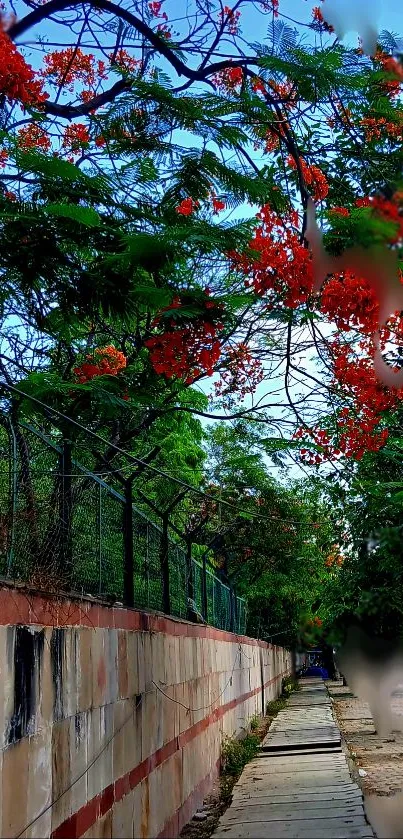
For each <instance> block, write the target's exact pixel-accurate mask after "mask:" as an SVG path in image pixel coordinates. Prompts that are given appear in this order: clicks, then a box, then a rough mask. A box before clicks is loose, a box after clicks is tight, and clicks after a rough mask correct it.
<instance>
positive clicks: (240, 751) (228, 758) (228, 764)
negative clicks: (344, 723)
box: [221, 734, 260, 776]
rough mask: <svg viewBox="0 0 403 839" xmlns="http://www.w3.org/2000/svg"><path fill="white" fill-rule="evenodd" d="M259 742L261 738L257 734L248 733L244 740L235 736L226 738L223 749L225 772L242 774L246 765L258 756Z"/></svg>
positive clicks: (223, 768) (223, 767)
mask: <svg viewBox="0 0 403 839" xmlns="http://www.w3.org/2000/svg"><path fill="white" fill-rule="evenodd" d="M259 743H260V739H259V737H258V736H257V734H247V735H246V737H243V739H242V740H237V739H235V738H233V737H227V738H225V740H224V742H223V745H222V751H221V761H222V771H223V773H224V774H226V775H235V776H237V775H240V774H241V772H242V769H243V768H244V766H245V765H246V764H247V763H249V761H250V760H252V759H253V758H254V757H255V756H256V754H257V752H258V748H259Z"/></svg>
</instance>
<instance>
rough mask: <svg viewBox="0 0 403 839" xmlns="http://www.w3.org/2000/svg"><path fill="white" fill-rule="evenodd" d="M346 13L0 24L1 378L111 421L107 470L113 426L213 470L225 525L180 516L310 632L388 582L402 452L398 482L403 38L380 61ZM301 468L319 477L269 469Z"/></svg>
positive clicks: (151, 486)
mask: <svg viewBox="0 0 403 839" xmlns="http://www.w3.org/2000/svg"><path fill="white" fill-rule="evenodd" d="M325 11H326V9H325V6H323V12H322V7H321V6H317V7H315V8H313V9H312V13H311V16H310V18H308V19H306V20H305V21H301V22H298V21H291V20H290V19H288V18H287V16H286V15H285V14H283V13H282V9H281V0H280V3H278V2H277V0H256V2H255V0H253V2H252V0H237V2H235V3H234V4H233V5H232V6H231V7H230V6H225V5H223V4H222V3H221V2H220V0H206V1H205V2H204V1H201V0H192V2H190V3H187V4H185V3H182V2H179V3H173V2H170V0H163V1H162V2H148V3H146V2H144V0H134V2H131V3H130V4H129V3H126V2H125V0H122V2H113V1H112V0H87V1H86V2H85V3H84V2H82V0H48V2H45V3H41V2H36V0H24V2H20V3H18V4H17V5H16V6H15V7H14V5H13V6H12V7H11V8H10V10H5V12H4V13H3V15H2V30H1V32H0V106H1V126H0V129H1V133H0V142H1V147H0V165H1V172H0V227H1V232H2V250H1V255H0V270H1V276H2V289H1V294H0V372H1V375H2V377H3V380H4V381H5V382H6V383H7V384H8V385H11V386H15V385H18V389H19V390H20V391H23V392H25V393H27V394H28V395H30V396H33V397H35V398H36V399H38V400H39V401H40V402H42V403H43V404H44V405H48V406H49V405H50V406H52V407H53V408H55V409H57V410H59V411H61V412H62V413H65V414H66V415H68V416H74V417H76V418H77V420H78V421H79V422H80V423H81V424H82V426H83V427H84V428H90V429H91V430H93V431H94V432H100V433H102V436H103V438H104V439H105V441H106V446H105V451H104V452H103V455H102V457H103V463H104V466H105V463H109V464H111V463H112V461H113V460H114V459H115V462H116V450H114V449H113V447H112V448H111V446H110V445H109V446H108V443H109V444H111V443H112V444H113V445H114V446H119V447H121V448H123V449H125V450H127V451H128V452H131V453H134V454H135V455H137V456H139V457H140V456H141V457H143V456H145V455H146V454H147V455H149V456H150V458H151V461H152V462H154V464H155V465H156V466H158V467H159V468H160V469H161V470H165V473H166V474H168V475H173V474H176V475H178V474H181V475H182V477H183V478H184V479H185V481H186V482H187V483H189V484H191V485H192V486H194V487H195V489H196V488H197V487H199V488H200V487H202V488H203V491H204V490H205V489H206V488H207V487H208V486H210V483H211V486H210V489H209V493H210V495H211V498H210V502H209V504H210V505H212V509H209V511H208V512H209V518H208V521H207V520H206V522H205V523H203V524H202V523H201V520H200V516H201V517H202V520H203V516H204V513H203V511H202V512H201V510H200V503H199V502H196V501H194V502H192V504H190V503H189V504H187V506H186V504H185V506H184V509H183V510H182V513H181V512H180V511H178V513H177V515H178V516H179V518H178V519H177V520H176V523H177V524H178V523H179V520H180V517H181V515H182V518H183V517H184V518H183V522H182V524H183V525H184V527H185V528H186V527H188V526H189V527H190V524H189V522H191V521H192V519H191V517H192V516H193V517H196V519H194V521H195V520H198V521H199V524H200V527H199V537H200V543H202V541H203V539H204V545H205V546H207V545H208V543H209V540H210V541H211V539H213V540H214V538H216V539H217V537H218V535H219V536H220V537H221V546H223V545H224V546H225V543H226V540H227V542H228V540H229V541H230V542H232V545H233V546H234V545H236V548H237V558H235V559H234V557H233V558H232V560H231V558H229V559H228V560H226V561H227V573H228V575H229V577H230V578H231V575H233V577H234V579H235V578H237V580H238V582H239V584H240V586H241V588H242V589H243V590H244V591H245V593H247V594H248V597H249V599H250V602H251V604H253V605H252V606H251V609H252V612H251V614H253V615H254V616H256V620H258V617H257V616H258V613H259V612H260V613H261V614H264V615H265V618H264V624H265V627H266V630H267V631H269V630H270V631H274V629H276V630H278V631H279V632H280V630H282V627H280V628H279V624H280V623H282V621H283V620H284V619H285V620H286V622H288V623H289V626H290V627H292V631H291V629H290V632H291V634H292V633H294V636H295V633H297V632H298V631H299V629H298V627H300V626H301V625H302V624H301V621H302V622H303V620H304V617H303V616H304V614H305V613H306V615H307V620H311V621H313V617H314V614H316V612H315V610H314V609H313V605H314V604H315V602H316V601H318V598H319V600H320V602H321V603H322V602H323V604H324V603H325V600H326V597H331V595H330V593H329V592H330V591H333V592H334V593H335V594H334V596H335V598H336V600H335V603H334V604H333V606H330V605H329V607H327V606H326V608H325V606H323V609H324V610H325V612H324V614H325V613H326V615H327V616H328V621H329V625H330V624H331V623H332V621H334V620H336V619H338V618H339V613H340V610H341V611H342V608H341V605H340V604H341V603H343V604H344V605H343V609H344V606H345V611H346V614H347V612H348V610H350V611H351V609H352V610H353V611H354V609H355V608H356V605H357V603H358V600H359V601H360V603H361V604H362V602H363V601H362V598H361V600H360V597H361V595H360V596H359V597H358V594H357V597H358V600H357V598H356V601H354V603H355V605H354V603H353V600H354V597H355V595H353V594H352V595H351V597H352V600H351V601H348V604H347V605H345V604H346V603H347V601H346V600H345V597H344V595H343V596H341V594H340V591H341V589H340V587H347V585H349V583H348V579H350V578H348V574H352V575H353V576H354V575H355V576H354V580H355V583H354V586H355V585H356V586H357V587H358V588H357V591H358V589H359V588H360V586H361V583H360V580H361V576H360V575H363V574H364V576H365V568H366V567H367V566H366V564H365V563H366V562H370V559H369V557H370V556H371V554H368V555H367V554H366V559H365V561H364V559H363V553H362V544H363V540H364V541H365V538H367V537H366V535H365V534H366V531H367V530H369V531H371V532H372V531H374V532H375V531H376V532H377V533H378V531H379V528H380V526H381V524H380V521H377V515H379V517H382V515H383V513H382V512H381V505H380V507H379V509H378V512H377V513H375V511H374V504H375V501H376V499H379V498H380V497H381V493H383V490H384V488H385V486H386V484H387V483H388V481H387V480H385V473H386V475H387V474H388V470H389V466H390V463H389V461H390V459H391V458H392V460H391V463H392V467H393V468H392V467H391V469H392V471H393V469H394V468H396V470H397V474H396V476H395V478H396V483H397V484H398V483H399V480H400V473H398V469H399V466H398V462H399V457H400V455H399V444H398V442H397V439H398V432H397V430H396V429H398V428H399V422H400V419H399V416H400V413H399V411H400V407H399V406H400V399H401V394H402V382H401V375H400V372H399V371H400V370H401V366H402V365H401V355H402V349H401V337H402V330H403V321H402V311H403V303H402V302H401V286H400V282H401V277H402V274H401V268H402V265H403V263H402V262H401V256H402V253H401V251H402V242H403V214H402V208H403V183H402V176H401V169H402V162H403V157H402V137H403V108H402V98H401V89H402V81H403V69H402V64H401V61H400V55H401V43H400V41H399V39H398V37H397V36H395V35H393V34H392V33H388V32H382V33H380V34H379V36H378V42H377V45H376V48H375V49H374V51H373V54H372V55H367V54H366V53H364V50H363V45H362V44H361V43H360V41H359V39H358V40H357V43H356V45H355V46H347V45H345V44H344V43H342V41H341V40H340V39H339V38H338V37H337V35H336V34H335V32H334V30H333V27H332V24H331V23H330V22H328V21H326V19H325V18H324V14H325ZM252 32H253V33H256V32H257V33H259V39H258V40H256V35H255V34H253V35H252V34H250V33H252ZM364 46H365V45H364ZM316 224H318V225H319V226H320V228H321V231H322V236H323V245H324V247H325V249H326V252H325V253H324V252H323V250H322V249H321V248H322V242H321V239H320V236H319V233H318V228H317V227H316ZM319 246H320V247H319ZM321 260H323V261H322V262H321ZM382 260H383V262H382ZM381 265H384V266H385V265H386V269H384V268H381ZM371 266H372V267H371ZM382 271H383V273H382ZM385 271H386V273H385ZM388 272H389V273H388ZM379 277H381V280H380V279H379ZM384 277H386V279H385V282H383V278H384ZM7 399H8V402H7ZM4 400H5V404H6V403H7V404H8V403H9V401H10V400H9V398H8V397H7V398H6V397H4ZM11 401H12V402H13V404H14V403H15V399H14V400H11ZM17 401H18V400H17ZM30 404H31V407H29V405H30ZM20 410H22V411H23V412H25V413H28V412H29V411H31V412H32V411H34V410H35V409H34V408H32V403H29V400H23V402H22V404H21V406H20ZM207 420H208V421H209V423H210V422H215V423H220V425H218V427H214V428H213V430H212V431H210V432H208V433H207V443H206V445H207V449H208V454H207V460H206V459H205V454H204V451H203V439H204V435H205V433H206V431H205V428H206V422H207ZM203 423H204V424H203ZM390 451H392V452H393V455H391V454H390ZM388 452H389V454H388ZM218 455H219V457H218ZM217 457H218V460H217ZM84 460H85V455H84ZM151 461H150V462H151ZM292 461H294V462H296V463H297V464H299V468H300V469H303V470H305V474H306V475H307V476H311V477H307V481H308V483H307V482H305V483H303V484H301V486H299V487H298V488H296V487H295V486H293V485H292V486H291V485H290V486H286V487H284V486H283V484H282V483H281V482H276V481H274V480H273V479H272V478H271V477H270V474H269V471H270V470H269V466H270V464H271V465H275V466H277V467H280V468H281V466H282V465H283V466H284V465H285V464H286V463H290V462H292ZM218 463H219V464H220V465H219V466H218V465H217V464H218ZM385 463H387V464H388V466H386V467H385V466H384V464H385ZM396 464H397V465H396ZM217 468H219V469H220V479H219V481H217V473H216V470H217ZM321 468H323V470H324V472H323V474H325V475H326V474H327V472H328V473H329V476H330V477H329V478H328V479H326V480H324V482H322V483H321V481H320V480H319V479H318V478H317V477H316V472H317V470H320V469H321ZM378 470H379V473H380V475H381V477H380V478H379V479H378V478H377V479H376V480H375V478H374V475H373V473H377V471H378ZM312 475H313V477H312ZM332 481H333V484H332V483H331V482H332ZM336 481H338V482H339V486H336ZM389 483H390V481H389ZM392 483H393V480H392ZM217 486H219V487H220V489H219V492H220V499H221V501H222V502H223V501H224V500H225V498H226V497H227V496H228V498H233V499H234V503H235V504H237V503H238V502H239V501H240V500H241V501H242V508H243V510H244V516H245V518H244V519H243V520H242V521H241V522H240V520H239V516H238V515H232V513H231V512H230V510H231V508H230V507H227V508H226V513H225V514H223V503H221V504H220V503H219V502H218V501H216V498H217V492H218V490H217ZM330 486H332V489H331V495H330V496H329V497H331V504H332V505H333V508H334V509H333V511H329V510H326V508H325V507H324V504H325V501H324V499H325V498H326V497H328V493H329V492H330ZM390 488H391V487H390ZM396 488H397V490H398V492H397V496H398V495H399V486H397V487H396ZM145 491H147V492H148V494H149V498H150V500H152V501H153V502H155V501H156V500H158V498H161V497H162V496H163V497H164V498H168V499H169V498H171V497H172V496H173V494H174V487H173V485H172V482H170V481H169V480H165V481H160V482H159V484H158V485H157V482H156V481H155V480H154V478H153V477H152V476H151V475H150V477H149V478H147V479H146V486H145ZM259 499H260V500H261V501H262V503H261V504H260V501H259ZM387 499H388V496H387ZM383 500H384V498H383ZM258 502H259V503H258ZM395 502H396V499H395V500H392V501H391V502H390V504H389V499H388V500H387V508H388V510H389V507H390V509H391V523H390V527H391V528H392V531H393V534H395V533H397V532H399V528H400V517H399V504H398V503H397V504H396V503H395ZM230 503H232V502H230ZM214 505H216V506H215V507H214ZM256 506H257V508H258V514H259V516H260V518H259V519H258V521H259V526H256V527H255V526H254V525H252V521H253V522H254V521H255V519H248V515H249V516H250V514H251V510H253V511H254V513H255V512H256ZM263 506H265V514H263V512H262V510H263ZM364 509H365V515H362V511H363V510H364ZM266 510H269V511H270V513H269V515H270V517H271V522H270V528H269V529H268V528H267V526H266V525H267V520H266V519H265V517H264V516H265V515H266ZM358 510H359V511H360V512H359V513H358V512H357V511H358ZM218 511H219V514H220V516H221V518H220V520H219V521H218V520H217V516H218ZM276 511H278V515H279V516H280V518H281V520H282V522H283V524H285V525H286V523H287V520H289V524H290V529H289V530H287V526H286V527H283V526H282V525H281V527H277V526H275V527H274V530H273V525H272V521H273V516H274V519H275V517H276V515H277V512H276ZM175 515H176V514H175ZM388 515H389V513H388ZM189 517H190V518H189ZM198 517H199V518H198ZM241 518H242V517H241ZM316 518H317V519H318V520H319V519H320V521H321V522H323V525H322V523H321V524H320V527H319V530H318V534H316V535H315V538H313V537H312V538H311V536H310V537H309V538H305V536H306V533H307V531H309V529H311V528H312V523H313V522H315V521H316ZM185 519H186V521H185ZM338 520H341V521H342V522H343V525H342V527H341V528H339V525H338V524H337V523H336V522H337V521H338ZM256 521H257V519H256ZM186 522H187V523H186ZM388 527H389V524H388V525H387V528H388ZM382 528H383V525H382ZM339 530H340V532H339ZM346 530H347V531H348V538H347V539H344V537H343V533H342V532H341V531H343V532H344V531H346ZM392 531H391V532H392ZM382 532H384V530H382ZM385 533H386V531H385ZM201 534H203V539H202V535H201ZM388 534H389V535H387V534H386V536H385V538H387V539H388V540H389V541H388V545H390V544H392V543H393V544H394V542H393V540H395V539H396V537H395V535H393V534H392V535H390V533H389V531H388ZM367 535H368V534H367ZM302 536H304V538H302ZM199 537H198V538H199ZM371 538H372V537H371ZM383 538H384V537H383V536H382V537H380V544H382V545H383V542H382V539H383ZM343 539H344V541H343ZM390 539H391V540H392V542H390ZM216 544H217V543H216ZM343 544H344V549H343ZM396 544H397V543H396ZM245 550H250V551H251V554H250V556H251V557H253V561H250V562H248V557H247V556H245V553H244V551H245ZM343 550H344V553H343ZM376 550H378V551H381V550H383V548H377V549H376ZM340 551H342V553H341V554H340ZM332 552H333V553H332ZM329 556H334V557H339V558H341V560H342V562H340V564H337V563H336V561H334V562H331V563H330V565H332V571H331V574H330V576H331V579H332V580H333V582H332V585H328V586H327V589H326V592H327V593H326V597H325V595H324V599H323V601H322V600H321V599H320V597H319V590H321V591H322V588H323V585H325V583H326V585H327V583H329V579H328V578H329V571H328V569H329V567H330V566H329V565H328V566H326V565H325V564H324V563H326V562H328V561H329ZM239 557H243V559H244V562H243V563H242V568H241V569H240V568H239V567H238V566H239ZM395 561H396V562H397V548H394V547H393V545H392V547H388V548H387V555H386V554H385V563H386V564H385V565H382V563H381V565H380V566H379V567H378V573H379V574H381V578H382V579H384V577H382V574H383V570H382V569H384V571H385V574H386V577H387V579H388V580H391V579H392V578H393V577H394V575H395V566H394V563H395ZM382 562H383V560H382ZM354 563H355V565H354ZM312 569H313V570H312ZM324 569H325V570H324ZM326 569H327V571H326ZM354 569H355V570H354ZM357 569H358V570H357ZM326 573H327V577H326ZM396 573H397V572H396ZM346 575H347V576H346ZM357 575H358V576H357ZM381 578H380V582H379V585H380V586H381V587H382V585H383V584H382V579H381ZM310 579H311V582H312V580H313V579H314V580H315V585H314V586H312V585H311V583H310ZM343 580H344V582H343ZM337 586H339V589H337ZM388 586H389V583H387V585H386V589H387V590H388V591H389V588H388ZM353 588H354V587H353ZM336 589H337V591H336ZM343 590H344V589H343ZM354 590H355V589H354ZM279 592H281V595H280V594H279ZM332 596H333V595H332ZM385 596H386V595H385ZM388 596H389V595H388ZM336 601H337V603H336ZM318 602H319V601H318ZM326 602H327V601H326ZM329 602H330V601H329ZM368 603H369V600H368ZM279 604H280V605H279ZM399 604H400V601H399ZM353 607H354V608H353ZM317 608H319V607H317ZM320 608H322V606H321V607H320ZM357 608H358V607H357ZM359 608H360V609H362V608H364V607H363V606H362V605H361V606H360V607H359ZM365 608H367V607H365ZM370 608H372V607H370V606H369V605H368V609H369V610H370ZM393 609H394V610H395V612H398V611H399V609H400V605H398V606H396V608H395V606H393ZM326 610H327V611H326ZM316 611H317V610H316ZM367 611H368V610H367ZM368 614H370V611H368ZM322 619H323V618H322V616H321V617H320V618H318V620H320V621H322ZM254 620H255V617H253V621H254ZM399 626H400V624H399ZM253 629H254V631H259V627H258V626H256V624H253ZM399 631H400V630H399Z"/></svg>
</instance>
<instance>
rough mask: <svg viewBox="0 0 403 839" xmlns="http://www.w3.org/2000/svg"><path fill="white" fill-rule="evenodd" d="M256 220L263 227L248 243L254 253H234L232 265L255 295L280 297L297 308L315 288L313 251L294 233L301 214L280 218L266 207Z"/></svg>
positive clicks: (231, 256)
mask: <svg viewBox="0 0 403 839" xmlns="http://www.w3.org/2000/svg"><path fill="white" fill-rule="evenodd" d="M257 218H258V219H259V221H260V224H259V226H258V227H257V228H256V231H255V235H254V237H253V239H252V240H251V242H250V243H249V248H250V251H251V253H244V254H238V253H231V254H230V258H231V260H232V263H233V265H234V267H235V268H238V270H240V271H242V272H243V273H244V274H245V275H246V277H247V279H246V280H245V285H246V286H247V287H249V286H253V288H254V290H255V292H256V294H259V295H265V294H267V293H269V295H270V293H271V296H273V295H278V294H279V295H281V298H282V300H283V302H284V304H285V305H286V306H289V307H290V308H293V309H294V308H296V307H297V306H299V305H301V303H305V302H306V301H307V299H308V298H309V296H310V294H311V293H312V288H313V272H312V261H311V254H310V251H309V250H308V249H307V248H306V247H304V245H302V244H301V243H300V241H299V239H298V237H297V235H296V233H295V232H294V230H293V226H296V225H297V224H298V214H297V213H295V212H291V213H290V214H289V216H288V217H286V218H284V219H280V218H279V217H278V216H277V215H276V214H275V213H274V211H273V210H272V209H271V208H270V207H269V205H266V206H264V207H263V208H262V210H261V211H260V213H258V216H257Z"/></svg>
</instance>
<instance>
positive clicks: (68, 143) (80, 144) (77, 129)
mask: <svg viewBox="0 0 403 839" xmlns="http://www.w3.org/2000/svg"><path fill="white" fill-rule="evenodd" d="M89 141H90V135H89V131H88V128H87V126H86V125H84V124H83V123H81V122H75V123H73V124H72V125H68V126H67V128H66V129H65V131H64V135H63V142H62V147H63V148H64V149H66V150H71V151H72V152H74V153H75V154H79V153H80V152H81V151H82V149H83V148H85V147H86V146H87V145H88V143H89Z"/></svg>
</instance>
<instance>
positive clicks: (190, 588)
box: [186, 537, 194, 619]
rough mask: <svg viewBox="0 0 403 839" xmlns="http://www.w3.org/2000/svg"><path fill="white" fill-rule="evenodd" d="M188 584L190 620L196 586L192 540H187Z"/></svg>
mask: <svg viewBox="0 0 403 839" xmlns="http://www.w3.org/2000/svg"><path fill="white" fill-rule="evenodd" d="M186 583H187V586H186V587H187V598H188V607H187V612H188V618H189V619H190V615H191V612H193V609H192V606H191V604H190V602H189V601H194V585H193V563H192V540H191V538H189V537H188V538H187V539H186Z"/></svg>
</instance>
